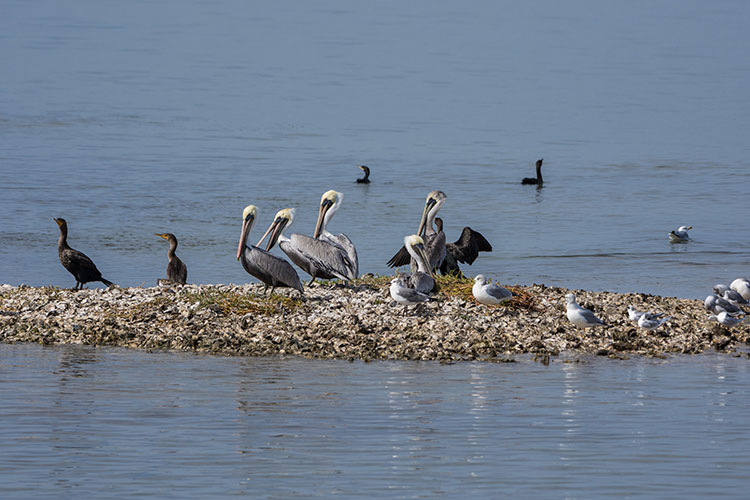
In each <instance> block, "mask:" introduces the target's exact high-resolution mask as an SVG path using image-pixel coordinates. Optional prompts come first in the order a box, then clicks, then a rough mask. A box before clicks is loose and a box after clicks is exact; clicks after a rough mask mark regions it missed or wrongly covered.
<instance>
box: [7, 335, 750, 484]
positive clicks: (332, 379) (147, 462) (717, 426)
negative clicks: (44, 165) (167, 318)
mask: <svg viewBox="0 0 750 500" xmlns="http://www.w3.org/2000/svg"><path fill="white" fill-rule="evenodd" d="M749 370H750V364H748V361H747V359H745V358H733V357H730V356H726V355H704V356H694V357H676V358H672V359H669V360H654V359H643V358H634V359H630V360H626V361H613V360H608V359H604V360H601V359H597V358H588V357H585V358H581V359H580V360H579V362H577V363H564V362H562V361H561V360H555V361H553V362H552V363H551V364H550V365H549V366H547V367H545V366H542V365H541V364H539V363H534V362H532V361H524V360H520V361H519V362H517V363H505V364H490V363H459V364H455V365H450V366H447V365H441V364H439V363H403V362H376V363H369V364H366V363H361V362H355V363H349V362H346V361H311V360H303V359H264V358H249V359H247V358H222V357H210V356H205V357H202V356H194V355H191V354H179V353H144V352H139V351H129V350H125V349H111V348H94V347H85V346H64V347H54V348H45V347H41V346H37V345H0V380H1V382H0V397H2V401H3V404H2V405H1V406H0V447H2V450H3V453H2V455H0V479H1V480H2V481H0V484H2V486H1V487H0V491H2V490H4V492H5V493H4V495H3V497H4V498H104V497H107V498H124V497H130V498H132V497H135V496H150V497H159V498H218V497H237V496H250V497H252V498H311V497H322V498H331V497H336V498H415V497H416V498H434V497H436V496H442V497H447V498H456V497H458V496H461V495H466V494H469V495H470V496H472V497H483V498H497V497H501V496H511V495H512V496H515V497H523V498H550V497H553V498H594V497H599V498H601V497H621V498H653V497H659V498H689V497H691V498H717V497H723V498H741V497H742V496H744V495H745V494H746V492H747V487H748V486H750V480H749V479H748V476H747V470H748V467H750V456H749V455H748V452H747V450H748V445H749V444H750V443H749V440H748V437H747V436H748V434H749V433H750V421H748V419H747V414H748V411H750V391H749V390H748V386H747V383H746V382H747V379H748V371H749Z"/></svg>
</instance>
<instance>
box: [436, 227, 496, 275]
mask: <svg viewBox="0 0 750 500" xmlns="http://www.w3.org/2000/svg"><path fill="white" fill-rule="evenodd" d="M435 226H437V229H438V231H442V230H443V219H441V218H440V217H436V218H435ZM491 251H492V245H490V242H489V241H487V240H486V239H485V237H484V236H482V233H480V232H478V231H474V230H473V229H472V228H470V227H469V226H465V227H464V229H463V231H461V237H460V238H458V239H457V240H456V241H455V242H453V243H446V244H445V259H444V260H443V263H442V264H441V265H440V274H442V275H443V276H445V275H448V274H453V275H456V276H458V277H459V278H463V277H464V275H463V273H462V272H461V269H459V267H458V263H459V262H462V263H464V264H469V265H472V264H473V263H474V261H475V260H477V257H478V256H479V252H491Z"/></svg>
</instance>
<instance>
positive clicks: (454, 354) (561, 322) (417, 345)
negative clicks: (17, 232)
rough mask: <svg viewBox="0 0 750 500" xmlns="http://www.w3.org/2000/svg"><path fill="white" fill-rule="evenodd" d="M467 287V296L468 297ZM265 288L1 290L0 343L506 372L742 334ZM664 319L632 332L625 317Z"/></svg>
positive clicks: (547, 296)
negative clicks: (528, 362) (508, 366)
mask: <svg viewBox="0 0 750 500" xmlns="http://www.w3.org/2000/svg"><path fill="white" fill-rule="evenodd" d="M466 286H470V285H466ZM262 290H263V287H262V285H252V284H247V285H185V286H175V287H163V286H160V287H153V288H118V287H111V288H108V289H101V288H99V289H87V290H81V291H72V290H65V289H59V288H53V287H43V288H34V287H27V286H19V287H14V286H10V285H2V286H0V341H3V342H6V343H13V342H36V343H42V344H89V345H108V346H125V347H133V348H140V349H146V350H155V349H178V350H182V351H196V352H205V353H214V354H223V355H240V356H275V355H294V356H303V357H311V358H339V359H361V360H375V359H403V360H441V361H457V360H488V361H508V360H512V358H513V356H515V355H520V354H533V355H535V356H536V357H537V358H538V359H540V360H542V361H547V360H549V358H550V356H556V355H558V354H560V353H563V352H577V353H589V354H599V355H604V356H610V357H614V358H622V357H627V356H629V355H648V356H665V355H669V354H676V353H687V354H696V353H701V352H705V351H708V350H718V351H722V352H728V353H732V352H736V350H737V349H738V348H739V347H741V346H742V344H745V343H748V342H750V326H747V325H744V324H743V325H740V326H738V327H735V328H733V329H727V328H724V327H722V326H721V325H719V324H718V323H715V322H711V321H709V320H708V314H707V313H706V312H705V311H704V309H703V304H702V302H700V301H698V300H689V299H678V298H673V297H658V296H652V295H646V294H638V293H630V294H619V293H612V292H589V291H583V290H572V291H573V292H574V293H575V294H576V297H577V299H578V302H579V303H580V304H581V305H583V306H584V307H588V308H590V309H592V310H593V311H594V312H595V313H596V314H597V315H598V316H599V317H600V318H602V319H603V320H604V321H605V322H606V323H607V326H606V327H604V328H598V329H588V330H586V331H583V330H581V331H576V328H575V327H574V326H573V325H572V324H570V323H569V322H568V320H567V318H566V317H565V301H564V300H563V297H564V296H565V294H566V293H568V292H570V291H571V290H567V289H564V288H558V287H547V286H544V285H532V286H528V287H514V292H516V293H517V294H518V295H519V297H518V299H516V298H514V299H513V300H512V301H511V302H509V303H506V304H503V305H500V306H484V305H481V304H478V303H476V302H475V301H474V300H473V299H471V298H470V297H467V295H466V294H465V293H464V294H463V295H462V294H460V293H459V294H450V293H447V292H446V293H439V294H437V295H436V296H435V297H434V298H433V300H431V301H430V302H428V303H425V304H420V305H418V306H409V307H405V306H401V305H397V304H395V303H394V302H393V301H392V300H391V298H390V296H389V295H388V288H387V281H386V280H382V279H381V280H377V279H375V280H370V281H369V282H368V281H359V282H358V283H357V284H355V285H351V286H349V285H341V284H330V283H323V284H317V285H315V286H313V287H312V288H308V289H307V290H306V291H305V300H300V299H299V298H298V295H297V293H296V292H290V291H287V290H281V291H279V290H277V292H279V293H277V294H274V296H272V297H270V296H263V295H262ZM630 304H633V305H634V306H635V307H636V308H637V309H639V310H653V311H663V312H665V313H667V314H668V315H670V316H672V318H671V319H670V320H669V321H668V323H667V324H666V325H664V326H663V327H661V328H659V329H658V330H656V331H647V330H643V329H641V328H638V326H637V325H635V324H634V323H633V322H631V321H630V320H629V319H628V317H627V312H626V310H627V306H628V305H630Z"/></svg>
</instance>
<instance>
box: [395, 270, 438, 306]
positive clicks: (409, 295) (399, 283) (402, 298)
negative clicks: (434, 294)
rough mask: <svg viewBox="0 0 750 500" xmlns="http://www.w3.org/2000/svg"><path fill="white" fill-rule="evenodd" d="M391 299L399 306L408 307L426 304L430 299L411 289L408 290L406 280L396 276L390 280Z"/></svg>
mask: <svg viewBox="0 0 750 500" xmlns="http://www.w3.org/2000/svg"><path fill="white" fill-rule="evenodd" d="M390 292H391V298H392V299H393V300H395V301H396V302H398V303H399V304H404V305H405V306H408V305H410V304H419V303H420V302H427V301H428V300H430V298H429V297H428V296H427V295H425V294H423V293H422V292H418V291H416V290H414V289H413V288H409V286H408V283H407V281H406V278H404V277H402V276H397V277H396V278H393V279H392V280H391V288H390Z"/></svg>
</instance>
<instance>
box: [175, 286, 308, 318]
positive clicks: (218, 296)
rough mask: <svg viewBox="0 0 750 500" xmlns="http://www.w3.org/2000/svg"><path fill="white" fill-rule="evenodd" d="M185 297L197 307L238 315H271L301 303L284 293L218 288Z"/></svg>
mask: <svg viewBox="0 0 750 500" xmlns="http://www.w3.org/2000/svg"><path fill="white" fill-rule="evenodd" d="M186 298H187V300H189V301H190V302H198V308H201V309H203V308H217V307H218V308H219V309H220V310H221V312H222V313H224V314H233V315H239V316H242V315H245V314H263V315H273V314H277V313H278V312H279V311H280V310H283V309H286V310H294V309H296V308H297V307H299V306H300V305H302V300H301V299H299V298H291V297H286V296H284V295H276V294H274V295H269V296H265V297H264V296H258V295H256V294H252V295H246V294H243V293H237V292H225V291H218V290H206V291H201V292H198V293H189V294H187V296H186Z"/></svg>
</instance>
